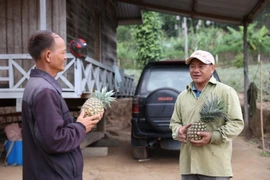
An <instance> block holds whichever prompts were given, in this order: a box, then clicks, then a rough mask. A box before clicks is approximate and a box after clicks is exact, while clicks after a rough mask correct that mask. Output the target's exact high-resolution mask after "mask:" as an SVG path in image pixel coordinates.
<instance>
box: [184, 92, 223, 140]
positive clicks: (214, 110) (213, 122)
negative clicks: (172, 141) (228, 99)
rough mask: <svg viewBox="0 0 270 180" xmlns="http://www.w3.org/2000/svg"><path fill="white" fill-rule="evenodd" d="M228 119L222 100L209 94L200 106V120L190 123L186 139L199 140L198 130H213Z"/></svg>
mask: <svg viewBox="0 0 270 180" xmlns="http://www.w3.org/2000/svg"><path fill="white" fill-rule="evenodd" d="M224 120H225V121H227V120H228V116H227V114H226V107H225V103H224V101H221V100H219V99H218V97H217V96H216V95H213V94H211V95H210V96H209V97H208V98H205V100H204V104H203V105H202V106H201V111H200V120H199V121H197V122H194V123H192V125H191V126H190V127H189V128H188V131H187V139H188V140H201V139H202V138H201V136H199V135H198V134H197V133H198V132H206V131H213V130H215V129H217V128H218V127H220V126H221V125H222V124H223V123H224Z"/></svg>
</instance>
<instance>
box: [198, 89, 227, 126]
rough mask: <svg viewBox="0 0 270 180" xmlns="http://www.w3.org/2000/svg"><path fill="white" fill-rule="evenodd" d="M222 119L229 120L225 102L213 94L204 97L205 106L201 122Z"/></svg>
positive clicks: (203, 105)
mask: <svg viewBox="0 0 270 180" xmlns="http://www.w3.org/2000/svg"><path fill="white" fill-rule="evenodd" d="M220 117H222V118H224V120H226V121H227V120H228V116H227V113H226V104H225V102H224V101H223V100H221V99H219V98H218V97H217V95H215V94H213V93H211V94H210V95H209V96H207V97H203V104H202V105H201V111H200V119H201V121H202V122H205V123H208V122H213V121H215V120H216V119H218V118H220Z"/></svg>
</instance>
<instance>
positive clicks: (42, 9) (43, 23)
mask: <svg viewBox="0 0 270 180" xmlns="http://www.w3.org/2000/svg"><path fill="white" fill-rule="evenodd" d="M39 8H40V30H45V29H46V28H47V27H46V0H39Z"/></svg>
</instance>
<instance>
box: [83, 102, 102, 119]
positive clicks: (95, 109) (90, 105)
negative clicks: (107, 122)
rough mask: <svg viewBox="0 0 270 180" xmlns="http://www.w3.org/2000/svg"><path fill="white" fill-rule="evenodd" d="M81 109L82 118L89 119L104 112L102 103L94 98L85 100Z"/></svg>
mask: <svg viewBox="0 0 270 180" xmlns="http://www.w3.org/2000/svg"><path fill="white" fill-rule="evenodd" d="M81 109H82V110H84V112H85V115H84V117H89V116H93V115H96V114H99V113H102V112H104V106H103V103H102V102H101V101H100V100H99V99H97V98H95V97H90V98H89V99H87V100H86V101H85V103H84V104H83V106H82V108H81Z"/></svg>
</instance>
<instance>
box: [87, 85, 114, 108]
mask: <svg viewBox="0 0 270 180" xmlns="http://www.w3.org/2000/svg"><path fill="white" fill-rule="evenodd" d="M113 94H114V92H113V90H111V91H109V92H107V88H106V87H104V88H102V89H101V92H100V91H97V90H95V92H94V93H93V94H92V97H94V98H97V99H99V100H100V101H101V102H102V103H103V107H104V108H105V109H107V108H108V107H111V102H112V101H115V100H116V98H114V97H111V96H112V95H113Z"/></svg>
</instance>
